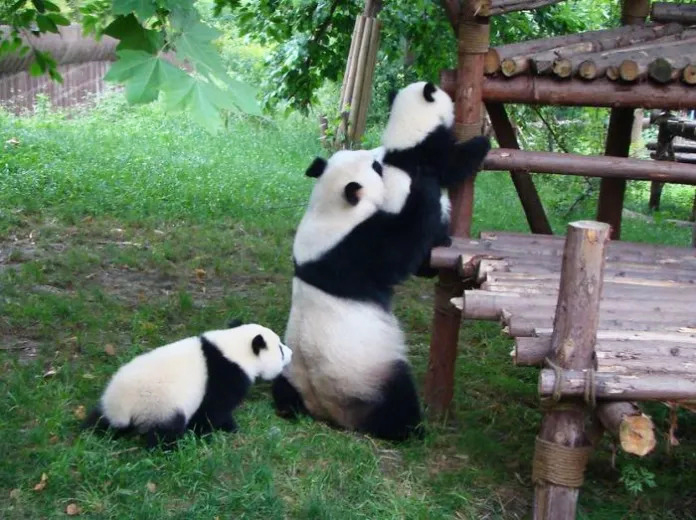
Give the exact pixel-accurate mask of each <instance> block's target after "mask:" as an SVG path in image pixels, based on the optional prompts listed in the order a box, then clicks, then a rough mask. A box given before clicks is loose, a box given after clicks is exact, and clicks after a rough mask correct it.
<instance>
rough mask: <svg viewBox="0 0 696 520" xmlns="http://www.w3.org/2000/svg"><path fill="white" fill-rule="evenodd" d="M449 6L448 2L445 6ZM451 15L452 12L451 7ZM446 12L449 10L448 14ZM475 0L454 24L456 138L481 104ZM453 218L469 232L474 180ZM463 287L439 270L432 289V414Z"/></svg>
mask: <svg viewBox="0 0 696 520" xmlns="http://www.w3.org/2000/svg"><path fill="white" fill-rule="evenodd" d="M447 4H449V2H447ZM450 10H451V11H452V13H451V14H450V16H452V14H453V13H454V11H455V10H453V9H450ZM450 10H448V11H450ZM475 13H477V2H476V1H475V0H465V1H463V2H461V9H460V12H459V17H458V23H457V25H456V27H455V29H456V30H457V39H458V65H457V86H456V92H455V96H454V97H455V131H456V134H457V138H458V139H459V140H466V139H470V138H472V137H474V136H477V135H480V134H481V124H482V115H483V102H482V94H481V85H482V82H483V62H484V58H485V56H486V52H487V51H488V43H489V25H488V18H484V17H481V16H476V14H475ZM450 199H451V201H452V217H451V225H450V232H451V234H452V235H454V236H458V237H467V236H469V235H470V233H471V218H472V214H473V208H474V177H471V178H470V179H469V180H467V181H465V182H464V183H463V185H462V186H458V187H457V188H455V189H453V190H452V191H451V193H450ZM463 288H464V287H463V284H462V281H461V279H460V277H459V275H458V274H457V273H456V272H454V271H445V270H441V271H440V275H439V280H438V283H437V284H436V286H435V309H434V313H433V325H432V333H431V337H430V338H431V339H430V356H429V361H428V370H427V373H426V375H425V403H426V406H427V407H428V411H429V413H430V414H431V415H433V416H435V417H437V416H443V415H444V414H445V413H446V412H447V411H448V409H449V407H450V404H451V402H452V396H453V394H454V365H455V360H456V357H457V343H458V338H459V327H460V324H461V313H460V312H459V310H458V309H457V308H456V307H454V306H453V305H452V304H451V302H450V300H451V299H452V298H453V297H456V296H461V294H462V291H463Z"/></svg>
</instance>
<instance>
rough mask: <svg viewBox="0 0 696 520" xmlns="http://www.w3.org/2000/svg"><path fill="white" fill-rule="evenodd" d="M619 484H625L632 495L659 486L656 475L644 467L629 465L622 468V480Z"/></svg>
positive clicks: (620, 479)
mask: <svg viewBox="0 0 696 520" xmlns="http://www.w3.org/2000/svg"><path fill="white" fill-rule="evenodd" d="M619 482H623V485H624V487H625V488H626V491H628V492H629V493H631V494H632V495H638V494H639V493H642V492H643V491H645V489H646V488H654V487H656V486H657V484H656V483H655V474H654V473H652V472H651V471H648V470H647V469H646V468H644V467H643V466H636V465H634V464H627V465H626V466H624V467H623V468H621V478H619Z"/></svg>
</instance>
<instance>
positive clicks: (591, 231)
mask: <svg viewBox="0 0 696 520" xmlns="http://www.w3.org/2000/svg"><path fill="white" fill-rule="evenodd" d="M608 238H609V226H607V225H606V224H602V223H599V222H591V221H580V222H573V223H571V224H569V225H568V233H567V237H566V243H565V248H564V254H563V265H562V267H561V286H560V290H559V294H558V305H557V306H556V316H555V319H554V331H553V335H552V336H551V349H552V352H553V354H552V358H553V359H552V360H553V362H554V363H555V364H556V365H557V366H559V367H561V368H562V369H566V370H569V369H573V370H575V371H578V372H580V373H584V371H583V369H592V368H593V366H594V344H595V341H596V334H597V324H598V322H599V300H600V296H601V293H602V274H603V273H602V272H603V267H604V252H605V248H606V244H607V241H608ZM552 372H553V371H552ZM538 439H540V441H541V442H542V443H543V442H544V441H545V442H546V443H551V445H552V446H553V445H560V446H563V447H566V448H575V449H581V448H583V447H588V446H590V445H591V443H590V441H589V439H588V437H587V435H586V433H585V410H584V409H583V407H582V406H577V407H565V408H559V409H554V408H550V410H549V411H548V412H546V413H545V414H544V418H543V419H542V422H541V430H540V432H539V437H538ZM541 446H542V445H541V444H540V442H539V441H537V446H536V449H535V456H534V480H535V485H536V488H535V494H534V509H533V511H534V513H533V515H534V520H571V519H574V518H575V509H576V504H577V498H578V494H579V488H578V487H570V485H569V484H568V483H565V482H560V481H558V480H557V481H552V479H551V477H550V476H549V473H548V472H547V471H544V467H545V466H553V465H555V464H556V461H554V460H553V459H551V460H548V459H547V460H543V455H542V453H543V451H540V448H541ZM544 462H545V463H546V464H544ZM582 471H584V468H582ZM582 471H580V474H582ZM564 484H565V485H564Z"/></svg>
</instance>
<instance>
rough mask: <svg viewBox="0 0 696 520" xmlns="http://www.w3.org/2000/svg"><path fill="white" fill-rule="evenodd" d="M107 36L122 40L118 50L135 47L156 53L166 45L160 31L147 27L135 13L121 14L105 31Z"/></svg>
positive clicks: (134, 48)
mask: <svg viewBox="0 0 696 520" xmlns="http://www.w3.org/2000/svg"><path fill="white" fill-rule="evenodd" d="M103 33H104V34H106V35H107V36H111V37H113V38H116V39H118V40H120V43H119V44H118V47H117V50H119V51H120V50H124V49H133V50H141V51H145V52H148V53H150V54H155V53H156V52H157V51H159V50H160V49H161V48H162V46H163V45H164V37H163V36H162V34H161V33H160V32H158V31H152V30H149V29H145V28H144V27H143V26H142V25H140V22H138V19H137V18H136V17H135V15H133V14H132V13H131V14H128V15H127V16H119V17H117V18H116V19H115V20H114V21H113V22H111V23H110V24H109V25H108V26H107V27H106V28H105V29H104V31H103Z"/></svg>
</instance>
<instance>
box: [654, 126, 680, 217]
mask: <svg viewBox="0 0 696 520" xmlns="http://www.w3.org/2000/svg"><path fill="white" fill-rule="evenodd" d="M673 139H674V136H673V135H672V134H671V133H670V132H669V131H668V130H667V126H666V125H664V124H663V123H660V125H659V130H658V131H657V152H656V157H655V159H656V160H658V161H674V151H673V150H672V140H673ZM664 185H665V183H664V182H658V181H652V182H651V183H650V200H649V201H648V207H649V208H650V211H659V210H660V199H661V198H662V188H663V187H664Z"/></svg>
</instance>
